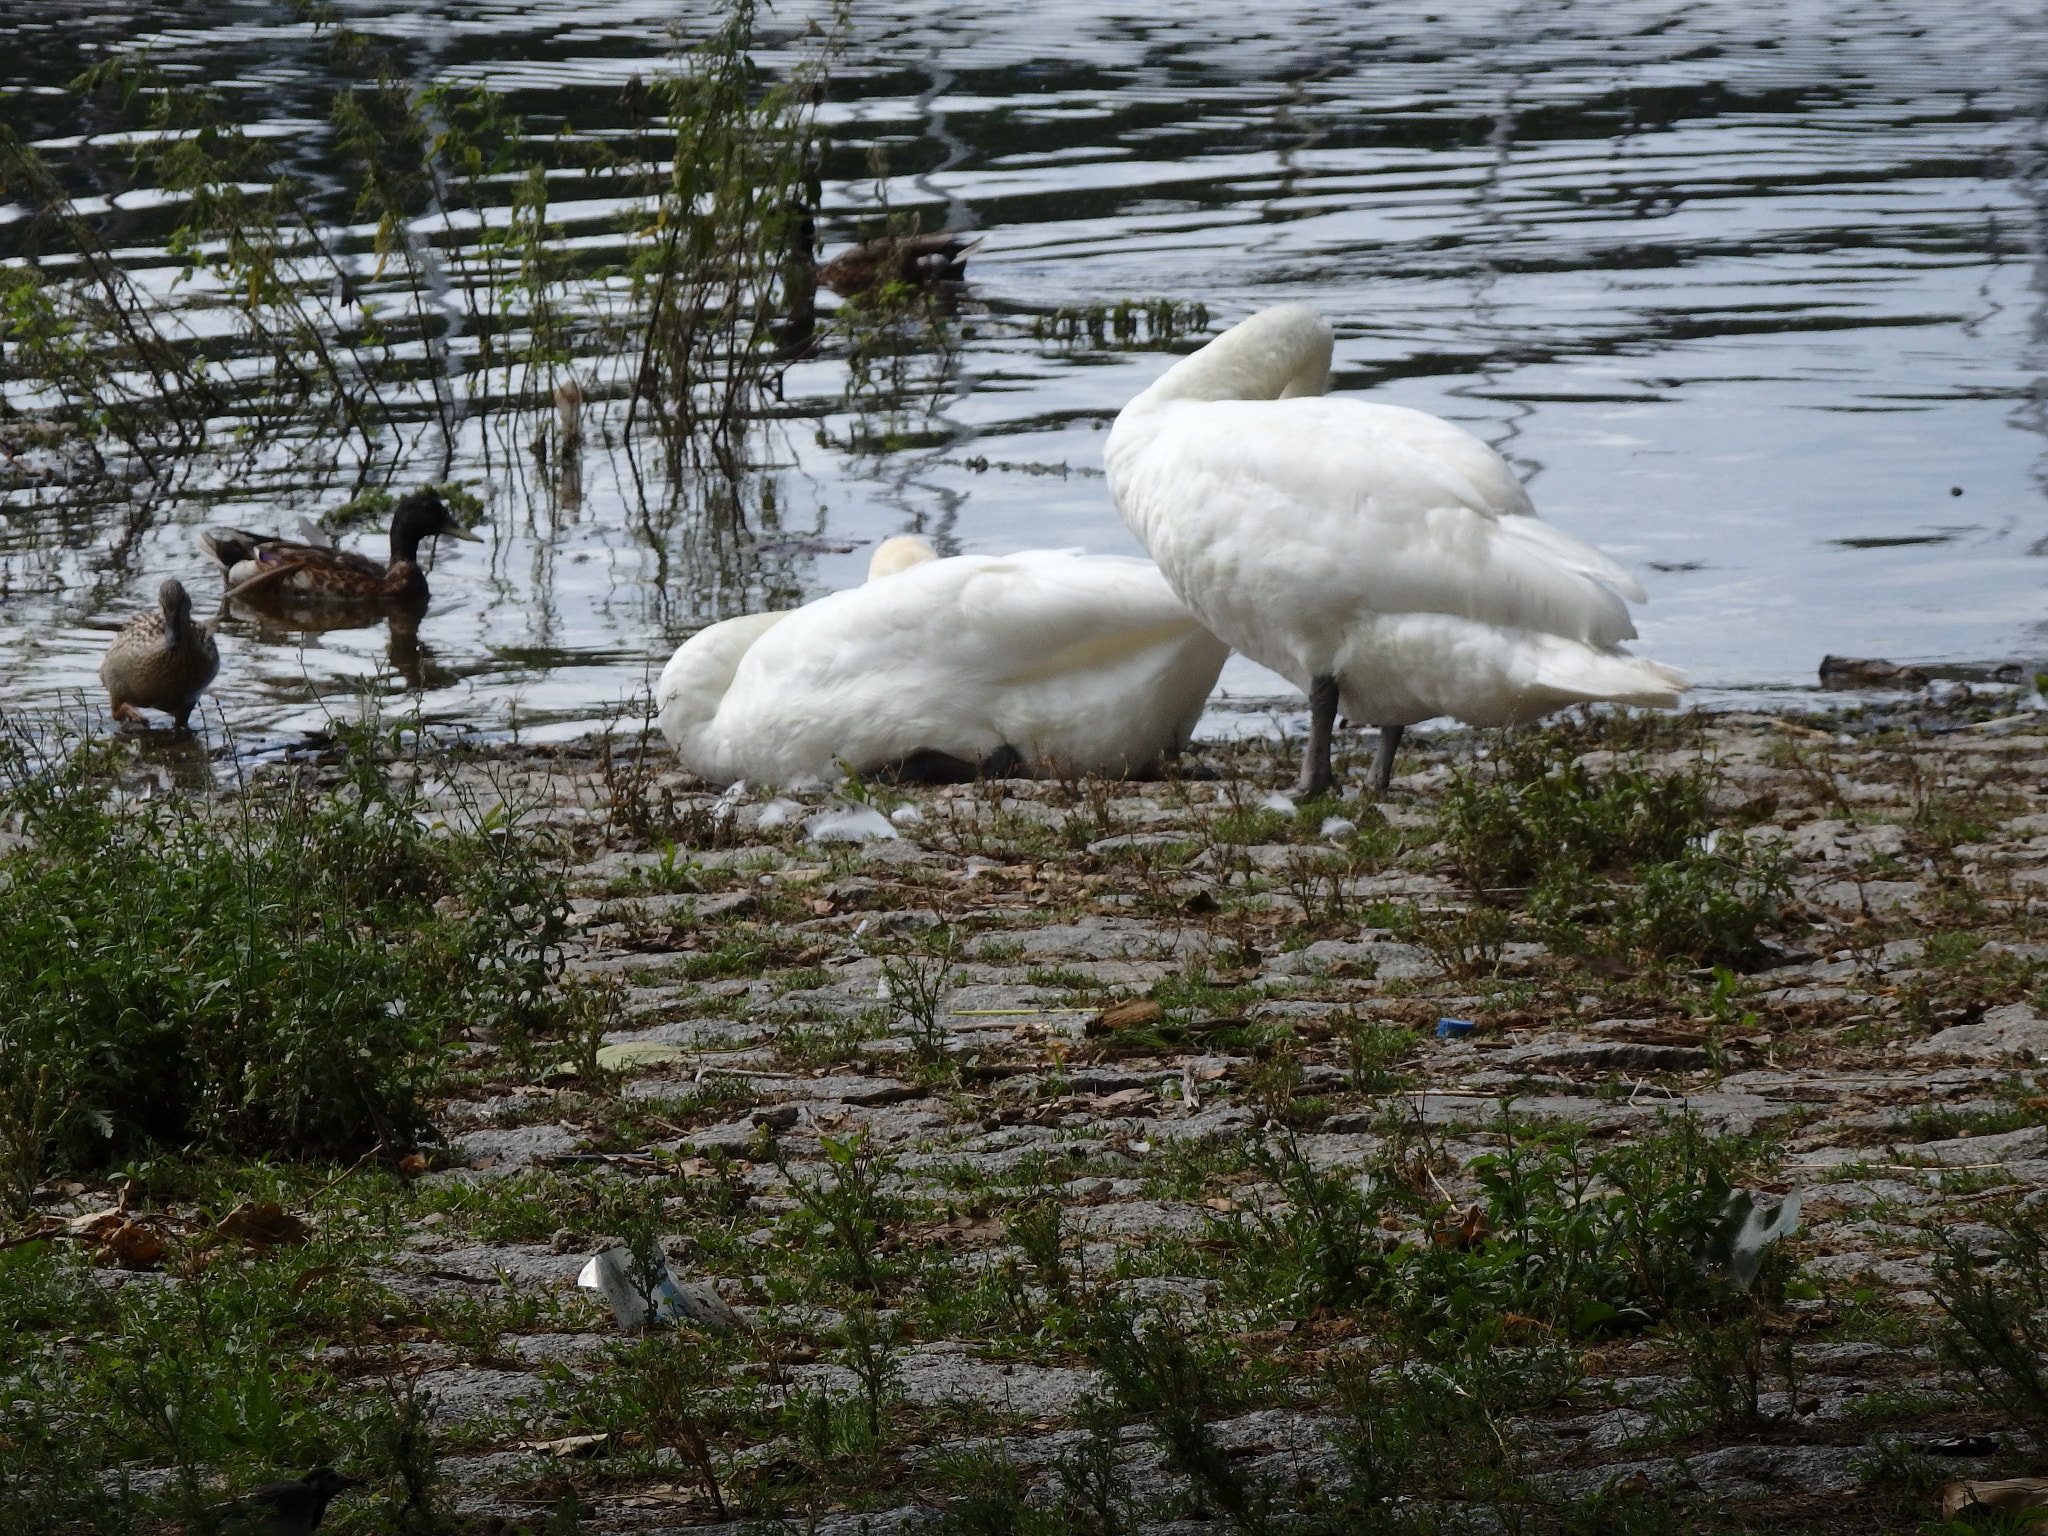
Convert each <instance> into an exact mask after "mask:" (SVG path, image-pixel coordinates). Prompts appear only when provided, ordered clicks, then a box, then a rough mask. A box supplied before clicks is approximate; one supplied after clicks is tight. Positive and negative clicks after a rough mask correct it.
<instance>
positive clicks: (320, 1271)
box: [292, 1264, 341, 1297]
mask: <svg viewBox="0 0 2048 1536" xmlns="http://www.w3.org/2000/svg"><path fill="white" fill-rule="evenodd" d="M340 1273H341V1266H340V1265H339V1264H315V1265H314V1266H313V1267H312V1268H311V1269H309V1270H306V1271H304V1272H303V1273H302V1274H301V1275H300V1276H299V1278H298V1279H296V1280H294V1281H293V1282H292V1295H293V1296H294V1297H299V1296H303V1295H304V1294H305V1293H306V1287H307V1286H309V1285H311V1284H312V1283H313V1282H314V1281H315V1280H325V1279H326V1278H327V1277H328V1276H329V1275H338V1274H340Z"/></svg>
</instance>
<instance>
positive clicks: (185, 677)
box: [100, 578, 220, 730]
mask: <svg viewBox="0 0 2048 1536" xmlns="http://www.w3.org/2000/svg"><path fill="white" fill-rule="evenodd" d="M156 604H157V605H156V611H155V612H153V613H138V614H137V615H136V616H135V617H134V618H132V619H130V620H129V621H128V622H127V623H126V624H125V625H123V626H122V629H121V633H119V634H118V635H116V636H114V643H113V644H112V645H109V646H108V647H107V654H106V657H105V659H103V660H102V661H101V662H100V681H101V682H102V683H104V684H105V685H106V688H107V699H108V701H109V702H110V703H111V704H112V705H113V707H114V718H115V719H116V720H140V719H141V718H142V711H143V710H145V709H160V710H162V711H163V712H164V713H165V714H167V715H174V716H176V717H177V721H178V729H179V730H187V729H189V728H190V722H191V719H192V707H193V706H194V705H195V704H197V703H198V702H199V695H200V694H202V693H204V692H206V685H207V684H208V683H210V682H212V681H213V677H214V674H215V673H216V672H218V671H220V650H219V648H218V647H216V646H215V645H214V643H213V636H212V634H211V633H209V632H208V630H207V628H206V626H205V625H204V624H197V623H194V622H193V619H192V599H191V598H190V597H189V596H187V595H186V592H185V584H184V583H183V582H181V581H178V580H177V579H175V578H173V579H171V580H168V581H166V582H165V583H164V584H163V585H162V586H161V587H159V588H157V594H156Z"/></svg>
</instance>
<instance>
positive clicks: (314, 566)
mask: <svg viewBox="0 0 2048 1536" xmlns="http://www.w3.org/2000/svg"><path fill="white" fill-rule="evenodd" d="M439 534H445V535H447V536H448V537H449V538H451V539H464V540H467V541H468V542H470V543H472V544H476V543H481V542H482V541H481V540H480V539H478V538H477V536H476V535H475V534H473V533H471V532H470V531H469V530H468V529H467V528H465V527H463V526H462V525H461V524H460V523H458V522H456V521H455V519H454V517H453V516H451V515H450V514H449V511H448V508H447V505H446V504H445V503H444V502H443V501H442V500H441V498H440V496H439V495H438V494H437V493H436V492H434V491H432V490H419V491H414V492H413V493H412V494H411V495H410V496H407V497H406V498H405V499H404V500H403V501H401V502H399V504H398V506H397V508H396V509H395V510H394V511H393V512H392V514H391V558H390V561H389V562H388V563H386V564H382V565H380V564H379V563H378V562H376V561H375V560H372V559H370V558H369V557H368V556H367V555H359V554H356V553H354V552H353V551H352V550H346V549H334V548H332V547H324V546H322V545H319V544H314V543H305V542H301V541H299V540H295V539H281V538H275V537H266V536H265V535H263V534H260V533H249V532H247V531H245V530H243V529H240V528H208V529H205V530H203V531H202V532H201V533H200V535H199V547H200V548H201V549H203V550H205V551H206V552H207V554H209V555H211V556H212V557H213V558H214V559H215V560H216V561H218V562H219V564H220V567H221V569H222V570H223V571H225V572H226V573H227V595H228V596H229V597H231V598H235V599H237V600H243V601H246V600H248V599H250V598H252V597H253V598H258V599H262V600H271V601H285V600H290V601H292V602H294V603H352V604H358V605H368V604H377V603H398V604H413V605H424V604H425V603H426V601H427V573H426V572H425V571H423V570H421V569H420V563H419V554H420V545H421V544H422V543H424V542H425V541H426V540H428V539H430V538H433V537H435V536H436V535H439Z"/></svg>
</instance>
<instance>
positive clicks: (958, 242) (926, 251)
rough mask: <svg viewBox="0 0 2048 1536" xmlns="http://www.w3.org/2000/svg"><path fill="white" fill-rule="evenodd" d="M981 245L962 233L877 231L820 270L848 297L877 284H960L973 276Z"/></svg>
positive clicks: (822, 278) (830, 284)
mask: <svg viewBox="0 0 2048 1536" xmlns="http://www.w3.org/2000/svg"><path fill="white" fill-rule="evenodd" d="M980 246H981V241H980V240H978V239H977V240H967V239H964V238H963V237H962V236H960V235H959V234H957V233H955V234H944V233H942V234H936V235H877V236H876V237H875V238H874V239H872V240H863V241H861V242H860V243H859V244H858V245H850V246H848V247H847V248H846V249H845V250H843V251H841V252H840V253H839V254H838V255H837V256H834V257H833V258H832V259H831V260H830V261H828V262H826V263H825V264H824V265H823V266H822V267H820V268H818V281H819V282H821V283H823V284H824V285H825V286H826V287H827V288H830V289H831V290H832V291H833V292H834V293H836V294H838V295H839V296H840V297H842V298H845V297H848V296H850V295H852V294H856V293H866V292H867V291H868V289H870V288H872V287H874V286H875V284H877V283H909V284H912V285H913V286H915V287H920V288H922V287H928V286H929V285H931V284H933V283H957V282H959V281H960V280H961V279H962V278H964V277H966V275H967V258H968V257H969V256H971V255H973V254H974V252H975V251H976V250H978V249H979V248H980Z"/></svg>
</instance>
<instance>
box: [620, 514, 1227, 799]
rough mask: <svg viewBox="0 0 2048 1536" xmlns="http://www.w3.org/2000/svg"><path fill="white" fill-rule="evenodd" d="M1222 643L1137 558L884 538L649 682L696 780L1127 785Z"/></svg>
mask: <svg viewBox="0 0 2048 1536" xmlns="http://www.w3.org/2000/svg"><path fill="white" fill-rule="evenodd" d="M1227 654H1228V652H1227V651H1226V650H1225V648H1224V647H1223V646H1222V645H1221V644H1220V643H1219V642H1218V641H1217V640H1216V639H1215V638H1214V637H1213V636H1211V635H1210V634H1209V633H1208V632H1207V631H1205V630H1204V629H1202V627H1201V626H1200V625H1198V624H1196V623H1195V621H1194V620H1193V619H1191V618H1189V617H1188V613H1187V610H1186V609H1185V608H1183V607H1182V606H1181V604H1180V603H1179V601H1178V600H1177V599H1176V598H1175V597H1174V595H1173V593H1172V591H1171V589H1169V588H1168V586H1167V585H1166V582H1165V580H1164V579H1163V578H1162V577H1161V576H1160V574H1159V572H1158V570H1157V568H1156V567H1154V566H1153V565H1152V564H1151V563H1150V562H1149V561H1145V560H1134V559H1126V558H1116V557H1107V556H1105V557H1090V556H1087V555H1081V554H1077V553H1075V552H1073V551H1071V550H1027V551H1025V552H1023V553H1022V554H1016V555H1002V556H991V555H956V556H954V557H952V558H951V559H944V560H942V559H939V558H937V556H936V555H935V553H934V552H933V550H932V548H931V546H930V545H929V544H926V543H925V542H924V540H922V539H917V538H896V539H890V540H888V541H886V542H885V543H884V544H882V545H881V546H880V547H879V548H878V549H877V550H876V551H875V554H874V558H873V560H872V561H871V562H870V564H869V567H868V580H867V583H866V584H865V585H864V586H859V587H852V588H849V589H847V590H846V591H843V592H834V593H831V594H830V595H828V596H826V597H822V598H820V599H818V600H817V601H816V602H814V603H810V604H807V605H806V606H804V607H802V608H796V609H791V610H789V611H787V612H783V613H756V614H748V615H746V616H745V617H742V618H737V619H727V620H725V621H724V622H723V623H720V624H713V625H711V626H710V627H709V628H708V629H705V630H702V631H700V632H699V633H698V634H696V635H693V636H692V637H691V638H690V639H688V640H686V641H685V642H683V644H682V646H681V647H680V648H679V649H678V650H677V651H676V653H675V655H674V656H672V657H671V658H670V659H669V663H668V665H667V666H666V667H665V668H663V669H662V674H661V680H660V682H659V683H658V684H657V686H656V689H655V703H656V710H657V713H658V716H659V719H660V722H661V729H662V734H663V735H664V736H666V737H667V738H668V740H669V743H670V745H671V746H673V747H674V748H675V751H676V755H677V757H679V758H680V759H681V760H682V761H683V763H684V764H685V765H686V766H687V767H688V768H690V769H691V771H693V772H695V773H697V774H698V775H700V776H701V777H703V778H706V779H709V780H711V781H712V782H713V783H729V782H731V781H732V780H735V779H751V780H757V781H765V782H769V783H775V784H796V783H803V782H811V781H820V780H825V779H829V778H832V777H834V776H835V775H836V774H837V773H838V771H839V769H840V767H841V765H842V764H843V765H845V766H846V767H849V768H852V769H853V770H855V771H856V772H859V773H863V774H868V773H873V772H876V771H894V772H898V773H900V774H903V775H904V776H906V777H920V778H971V777H973V776H974V775H975V773H977V772H981V773H986V774H989V775H992V776H993V775H998V774H999V773H1002V772H1008V771H1009V770H1010V768H1011V767H1012V766H1014V765H1015V764H1017V763H1019V762H1022V763H1025V764H1028V765H1032V766H1035V767H1054V766H1057V767H1061V768H1065V769H1068V770H1071V771H1075V772H1102V773H1126V772H1129V771H1132V770H1134V769H1139V768H1142V767H1145V766H1147V765H1149V764H1151V763H1153V762H1156V761H1157V760H1158V759H1159V758H1161V757H1162V756H1166V755H1169V754H1171V753H1175V752H1178V751H1179V750H1180V749H1181V747H1182V746H1183V745H1185V743H1186V742H1187V739H1188V737H1189V735H1190V734H1191V733H1192V731H1193V730H1194V726H1195V722H1196V721H1197V720H1198V719H1199V718H1200V717H1201V713H1202V706H1203V704H1204V703H1205V702H1206V701H1207V699H1208V696H1209V690H1210V689H1211V688H1212V687H1214V686H1215V682H1216V674H1217V672H1218V671H1220V670H1221V668H1222V666H1223V660H1224V657H1225V656H1226V655H1227Z"/></svg>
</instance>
